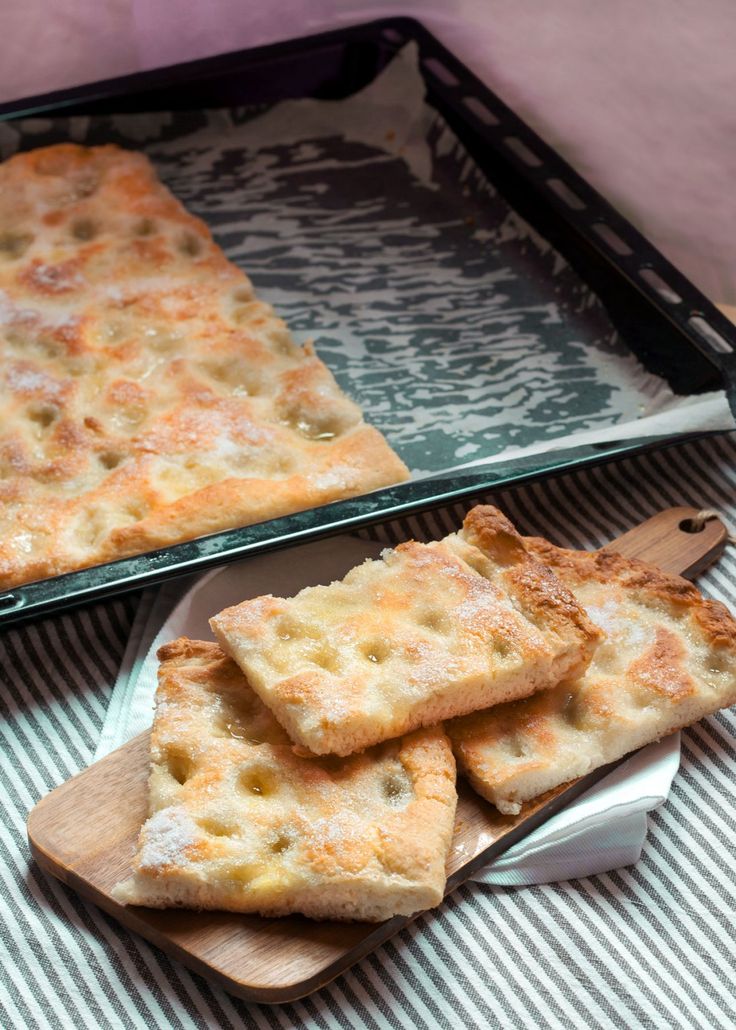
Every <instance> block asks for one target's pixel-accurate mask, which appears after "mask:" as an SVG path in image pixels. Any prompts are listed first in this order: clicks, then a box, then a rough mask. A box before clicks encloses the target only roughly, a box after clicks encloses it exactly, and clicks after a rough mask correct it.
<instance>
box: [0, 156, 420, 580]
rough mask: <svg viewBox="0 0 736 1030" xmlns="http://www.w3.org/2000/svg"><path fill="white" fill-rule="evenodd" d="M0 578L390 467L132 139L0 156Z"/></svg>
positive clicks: (367, 480)
mask: <svg viewBox="0 0 736 1030" xmlns="http://www.w3.org/2000/svg"><path fill="white" fill-rule="evenodd" d="M0 365H1V367H0V589H2V588H6V587H10V586H15V585H16V584H19V583H24V582H27V581H28V580H31V579H39V578H42V577H46V576H53V575H56V574H58V573H61V572H68V571H69V570H72V569H79V568H82V567H84V566H87V565H93V564H96V563H99V562H106V561H111V560H113V559H116V558H121V557H123V556H125V555H131V554H138V553H141V552H143V551H147V550H151V549H154V548H158V547H164V546H167V545H169V544H174V543H178V542H179V541H182V540H190V539H192V538H194V537H197V536H201V535H203V534H207V533H213V532H216V531H220V530H224V529H229V528H231V527H234V526H242V525H246V524H248V523H251V522H261V521H263V520H265V519H270V518H273V517H275V516H278V515H284V514H287V513H289V512H293V511H297V510H300V509H303V508H309V507H313V506H316V505H321V504H325V503H327V502H328V501H333V500H336V499H338V498H342V497H349V496H353V495H355V494H360V493H365V492H367V491H369V490H374V489H377V488H378V487H381V486H386V485H388V484H391V483H396V482H399V481H401V480H404V479H406V478H407V477H408V472H407V469H406V467H405V466H404V464H403V463H402V462H401V460H400V459H399V458H398V457H397V456H396V455H395V454H394V453H393V452H392V451H391V449H390V447H389V446H388V444H387V443H386V441H385V440H384V439H383V437H382V436H381V434H380V433H379V432H378V431H377V430H376V429H373V428H372V427H370V426H368V425H366V424H365V423H364V422H363V419H362V414H361V411H360V409H359V408H358V407H357V405H355V404H354V403H353V402H352V401H350V400H349V399H348V398H347V397H346V396H345V395H344V394H343V393H342V391H341V390H340V388H339V387H338V385H337V383H336V382H335V380H334V379H333V377H332V375H331V373H330V372H329V371H328V369H327V368H326V367H325V365H324V364H323V363H322V362H321V361H320V360H319V358H318V357H317V355H316V354H315V352H314V349H313V348H312V346H311V345H309V344H308V345H306V346H305V347H300V346H297V344H296V343H295V342H294V341H293V340H292V338H291V335H290V333H289V331H288V329H287V327H286V326H285V324H284V323H283V322H282V321H281V319H280V318H277V317H276V315H275V314H274V311H273V309H272V308H271V307H270V306H269V305H268V304H264V303H263V302H261V301H259V300H258V298H257V297H256V296H255V294H254V292H253V288H252V285H251V283H250V281H249V279H248V278H247V276H246V275H244V273H243V272H242V271H240V269H238V268H237V267H236V266H235V265H233V264H231V263H230V262H229V261H228V260H227V259H226V258H225V256H224V254H223V253H222V251H221V250H220V248H219V247H218V246H217V245H216V244H215V242H214V241H213V239H212V237H211V235H210V231H209V229H208V228H207V226H206V225H205V224H204V223H203V222H202V221H200V220H199V219H198V218H194V217H193V216H192V215H190V214H188V213H187V212H186V211H185V210H184V208H183V207H182V205H181V204H180V203H179V201H178V200H176V198H175V197H173V196H172V194H171V193H169V191H168V190H167V189H166V188H165V187H164V186H163V185H162V184H161V183H160V182H159V181H158V180H157V178H156V175H155V172H154V169H153V168H152V166H151V164H150V163H149V161H148V160H147V159H146V158H145V157H144V156H143V155H142V154H135V153H129V152H126V151H123V150H120V149H119V148H118V147H115V146H104V147H91V148H86V147H81V146H76V145H73V144H68V145H60V146H54V147H46V148H42V149H39V150H35V151H30V152H28V153H22V154H18V155H16V156H15V157H12V158H10V159H9V160H8V161H5V162H4V163H3V164H1V165H0Z"/></svg>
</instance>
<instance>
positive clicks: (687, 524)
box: [677, 519, 706, 533]
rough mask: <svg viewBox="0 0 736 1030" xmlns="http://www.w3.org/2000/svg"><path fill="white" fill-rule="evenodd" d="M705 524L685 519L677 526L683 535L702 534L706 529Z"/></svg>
mask: <svg viewBox="0 0 736 1030" xmlns="http://www.w3.org/2000/svg"><path fill="white" fill-rule="evenodd" d="M705 525H706V524H705V522H696V521H695V519H683V520H682V522H680V523H679V524H678V526H677V528H678V529H680V530H682V532H683V533H702V532H703V530H704V529H705Z"/></svg>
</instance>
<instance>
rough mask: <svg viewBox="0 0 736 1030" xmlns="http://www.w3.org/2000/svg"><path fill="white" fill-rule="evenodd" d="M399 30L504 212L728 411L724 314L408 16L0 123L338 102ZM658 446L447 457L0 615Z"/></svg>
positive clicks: (643, 442)
mask: <svg viewBox="0 0 736 1030" xmlns="http://www.w3.org/2000/svg"><path fill="white" fill-rule="evenodd" d="M410 41H414V42H416V44H417V45H418V47H419V54H420V68H421V70H422V74H423V77H424V80H425V84H426V89H427V102H428V103H429V104H430V105H431V106H433V107H434V108H436V109H437V110H438V111H439V112H440V114H441V115H442V116H443V117H444V119H445V120H446V122H447V123H448V125H449V126H450V128H451V129H452V131H453V132H454V133H455V134H456V136H457V137H458V138H459V140H460V141H461V143H462V144H463V145H464V147H465V148H466V150H467V151H468V153H469V154H470V155H471V156H472V158H473V159H474V161H475V162H476V164H477V165H478V166H479V168H480V169H481V171H482V172H483V173H484V174H485V175H486V177H487V178H488V180H489V181H490V182H491V183H492V184H493V185H494V186H495V187H496V189H497V190H498V191H499V192H500V193H501V194H502V195H503V196H504V197H505V198H506V200H507V201H508V202H509V203H510V205H511V206H512V208H514V209H515V210H516V211H517V212H518V213H519V214H520V215H521V216H522V217H523V218H524V219H525V220H526V221H527V222H529V223H530V224H531V225H532V226H533V228H534V229H535V230H536V231H537V232H538V233H539V234H540V235H541V236H543V237H544V238H546V239H547V240H548V241H549V242H550V243H551V244H552V245H553V247H554V248H555V249H556V250H557V251H558V252H559V253H560V254H562V256H563V257H564V258H565V259H566V260H567V262H568V263H569V264H570V265H571V266H572V268H573V269H574V270H575V272H576V273H577V274H578V275H579V277H580V278H581V279H582V280H583V282H584V283H586V284H587V285H588V286H589V287H590V288H591V289H592V291H593V292H594V293H595V294H596V295H597V296H598V298H599V299H600V300H601V302H602V303H603V305H604V306H605V308H606V310H607V313H608V315H609V317H610V318H611V320H612V322H613V324H614V326H615V327H616V329H617V331H618V332H619V333H620V335H621V337H622V338H623V339H624V340H625V341H627V343H629V345H630V346H631V348H632V350H634V351H635V352H636V354H637V356H638V357H639V358H640V360H641V361H642V362H643V364H644V365H645V366H646V367H647V368H648V369H649V370H650V371H652V372H655V373H657V374H658V375H661V376H663V377H664V378H665V379H666V380H667V381H668V383H669V384H670V386H671V388H672V389H673V390H674V391H675V392H677V393H684V394H696V393H701V392H704V391H706V390H712V389H719V388H720V389H725V390H726V391H727V394H728V397H729V400H730V403H731V405H732V408H733V407H734V406H735V405H736V359H735V357H734V354H735V352H736V329H735V328H734V326H733V325H732V324H731V323H730V322H729V321H728V320H727V319H726V318H725V317H724V316H723V315H722V314H721V313H720V312H719V311H718V309H717V308H716V307H714V305H713V304H711V303H710V302H709V301H708V300H707V299H706V298H705V297H704V296H703V295H702V294H701V293H700V292H699V291H698V290H697V289H696V288H695V287H694V286H693V285H692V284H691V283H690V282H689V281H688V280H687V279H685V277H684V276H682V275H681V274H680V273H679V272H678V271H677V270H676V269H675V268H674V267H673V266H672V265H671V264H670V263H669V262H668V261H667V260H666V259H665V258H664V257H663V256H662V255H661V254H660V253H659V252H658V251H657V250H656V249H655V248H654V247H652V245H651V244H650V243H648V241H647V240H646V239H644V237H643V236H641V234H640V233H638V232H637V231H636V229H634V227H633V226H632V225H630V224H629V223H628V222H627V221H626V220H625V219H624V218H623V217H622V216H621V215H619V214H618V213H617V212H616V211H615V210H614V209H613V208H612V207H611V206H610V205H609V204H608V203H607V202H606V201H605V200H604V199H603V198H602V197H601V196H600V195H599V194H598V193H597V192H596V191H595V190H593V189H592V188H591V187H590V186H589V185H588V184H587V183H586V182H585V181H584V180H583V179H582V178H581V177H580V176H579V175H578V174H577V173H576V172H575V171H574V170H573V169H572V168H570V167H569V165H567V164H566V162H564V161H563V160H562V159H561V158H560V157H559V156H558V155H557V154H556V153H555V152H554V151H553V150H552V149H551V148H550V147H549V146H547V145H546V144H545V143H544V142H543V141H542V140H541V139H540V138H539V137H538V136H537V135H536V134H535V133H534V132H533V131H532V130H531V129H529V128H528V126H527V125H526V124H525V123H524V122H523V121H521V119H519V118H518V117H517V116H516V115H515V114H514V113H513V112H512V111H511V110H510V109H509V108H508V107H507V106H506V105H505V104H504V103H503V102H502V101H501V100H500V99H499V98H498V97H497V96H495V94H493V93H492V92H491V91H490V90H489V89H488V88H487V87H486V86H484V85H483V84H482V83H481V82H480V81H479V80H478V79H477V78H476V77H475V76H474V75H473V74H472V73H471V72H470V71H469V70H468V69H467V68H466V67H465V66H464V65H463V64H462V63H461V62H460V61H458V60H457V58H456V57H454V56H453V55H452V54H451V53H450V52H449V51H448V50H447V49H446V48H445V47H443V46H442V44H441V43H440V42H439V41H438V40H437V39H435V38H434V36H432V35H431V33H429V32H428V31H427V30H426V29H425V28H424V27H423V26H422V25H421V24H419V23H418V22H416V21H414V20H412V19H408V18H390V19H383V20H380V21H374V22H371V23H369V24H364V25H357V26H354V27H352V28H346V29H340V30H338V31H334V32H328V33H322V34H320V35H316V36H310V37H306V38H302V39H297V40H291V41H288V42H284V43H279V44H275V45H272V46H267V47H259V48H257V49H251V50H244V51H239V52H237V53H231V54H224V55H218V56H216V57H212V58H207V59H205V60H200V61H194V62H188V63H186V64H181V65H176V66H173V67H169V68H163V69H157V70H155V71H150V72H142V73H138V74H135V75H128V76H123V77H120V78H117V79H110V80H107V81H104V82H98V83H93V84H89V85H84V86H79V87H75V88H73V89H67V90H64V91H60V92H56V93H50V94H46V95H43V96H38V97H33V98H30V99H24V100H17V101H13V102H11V103H8V104H5V105H2V106H0V119H2V120H9V119H16V118H26V117H29V116H41V115H44V116H48V115H65V116H68V115H83V114H86V115H95V114H107V113H127V112H143V111H157V110H191V109H198V108H215V107H234V106H239V105H259V104H271V103H274V102H277V101H279V100H284V99H287V98H299V97H315V98H321V99H338V98H342V97H345V96H348V95H350V94H352V93H354V92H355V91H357V90H359V89H361V88H362V87H364V86H366V85H367V84H368V83H370V82H371V81H372V80H373V79H374V78H375V77H376V76H377V75H378V74H379V73H380V72H381V70H382V69H383V68H384V67H386V65H387V64H388V63H389V62H390V61H391V60H392V58H393V57H394V56H395V55H396V53H397V52H398V51H399V50H400V49H401V48H402V47H403V46H404V45H405V44H406V43H407V42H410ZM612 435H613V434H612ZM679 439H681V438H679ZM668 442H670V441H669V440H666V439H662V438H657V439H654V440H653V439H651V438H643V439H638V440H637V439H635V440H626V441H616V440H615V439H611V441H610V442H608V443H605V444H596V445H593V446H584V447H577V448H574V449H570V450H564V451H554V452H548V453H545V454H541V455H537V456H535V457H531V458H529V457H527V458H520V459H512V460H508V461H503V462H497V463H494V464H492V465H489V466H486V467H471V468H467V469H462V468H459V469H454V470H453V469H450V470H448V471H446V472H443V473H439V474H436V475H432V476H430V477H428V478H424V479H420V480H415V481H413V482H408V483H404V484H400V485H398V486H395V487H391V488H388V489H384V490H379V491H376V492H374V493H371V494H367V495H364V496H362V497H358V498H352V499H349V500H345V501H339V502H336V503H333V504H329V505H326V506H323V507H320V508H315V509H311V510H308V511H305V512H300V513H297V514H294V515H290V516H286V517H283V518H278V519H274V520H271V521H269V522H266V523H261V524H259V525H254V526H247V527H243V528H242V529H235V530H229V531H227V532H223V533H218V534H215V535H212V536H208V537H204V538H200V539H198V540H194V541H191V542H187V543H183V544H178V545H176V546H173V547H169V548H166V549H164V550H160V551H156V552H151V553H148V554H144V555H141V556H138V557H134V558H127V559H123V560H121V561H117V562H112V563H109V564H106V565H100V566H96V567H94V568H90V569H85V570H82V571H80V572H75V573H70V574H67V575H63V576H58V577H55V578H53V579H48V580H42V581H39V582H36V583H31V584H27V585H24V586H21V587H18V588H15V589H13V590H12V591H9V592H6V593H4V594H2V595H0V625H8V624H10V623H13V622H18V621H20V620H23V619H28V618H31V617H37V616H39V615H41V614H48V613H50V612H53V611H57V610H59V609H62V608H66V607H69V606H70V605H73V604H81V603H86V602H90V601H93V600H97V599H100V598H102V597H106V596H110V595H112V594H117V593H121V592H123V591H128V590H135V589H139V588H141V587H144V586H150V585H152V584H154V583H157V582H161V581H163V580H164V579H168V578H172V577H174V576H179V575H186V574H190V573H192V572H197V571H202V570H204V569H207V568H210V567H212V566H215V565H219V564H223V563H226V562H229V561H232V560H236V559H238V558H243V557H246V556H248V555H251V554H253V553H255V552H263V551H266V550H273V549H276V548H280V547H286V546H290V545H292V544H296V543H302V542H305V541H306V540H310V539H314V538H316V537H319V536H326V535H329V534H334V533H339V532H345V531H347V530H354V529H358V528H362V527H365V526H368V525H371V524H373V523H376V522H380V521H384V520H386V519H389V518H394V517H397V516H399V515H408V514H411V513H412V512H417V511H420V510H427V509H429V508H432V507H439V506H442V505H444V504H448V503H450V502H455V501H457V500H460V499H470V498H476V497H479V496H483V495H484V494H486V493H488V492H491V491H493V490H496V489H499V488H502V487H508V486H509V485H512V484H515V483H521V482H524V481H528V480H530V479H533V478H538V477H540V476H543V475H549V474H555V473H560V472H564V471H565V470H569V469H571V468H575V467H579V466H582V465H590V464H600V463H601V462H605V461H608V460H611V459H614V458H617V457H621V456H624V455H627V454H631V453H634V452H637V451H641V450H642V449H645V448H649V447H660V446H663V445H664V444H666V443H668Z"/></svg>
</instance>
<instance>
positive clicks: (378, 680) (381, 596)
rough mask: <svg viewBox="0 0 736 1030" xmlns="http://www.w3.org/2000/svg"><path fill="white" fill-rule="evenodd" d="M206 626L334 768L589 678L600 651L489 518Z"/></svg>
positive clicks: (550, 583) (292, 731)
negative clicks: (359, 754) (386, 743)
mask: <svg viewBox="0 0 736 1030" xmlns="http://www.w3.org/2000/svg"><path fill="white" fill-rule="evenodd" d="M210 625H211V626H212V629H213V631H214V633H215V635H216V636H217V638H218V639H219V641H220V643H221V644H222V647H223V648H224V650H225V651H226V652H227V653H228V654H230V655H231V656H232V657H233V658H234V659H235V661H236V662H237V663H238V664H239V665H240V667H241V668H242V669H243V670H244V672H245V673H246V675H247V676H248V679H249V682H250V683H251V685H252V687H253V689H254V690H255V691H256V693H258V695H259V696H260V697H261V699H262V700H263V701H264V703H265V704H266V705H268V707H269V708H270V709H271V710H272V711H273V713H274V714H275V716H276V718H277V719H278V720H279V721H280V722H281V724H282V725H283V726H284V727H285V728H286V730H287V732H288V733H289V735H290V736H291V738H292V740H294V741H296V742H297V743H298V744H300V745H302V746H303V747H306V748H308V749H309V750H310V751H313V752H315V753H317V754H327V753H334V754H338V755H346V754H350V753H351V752H353V751H357V750H358V749H360V748H363V747H367V746H369V745H371V744H374V743H377V742H378V741H381V740H387V739H389V738H391V737H395V736H398V735H399V734H401V733H406V732H408V731H410V730H413V729H416V728H417V727H418V726H429V725H432V724H433V723H435V722H439V721H441V720H442V719H446V718H449V717H451V716H455V715H461V714H464V713H466V712H472V711H475V710H476V709H479V708H486V707H488V706H489V705H491V704H498V703H499V702H501V701H508V700H510V699H512V698H518V697H526V696H527V695H528V694H531V693H533V692H534V691H536V690H541V689H544V688H548V687H552V686H554V685H555V684H556V683H559V681H560V680H561V679H563V678H565V677H569V676H574V675H577V674H579V673H581V672H582V671H583V670H584V668H585V667H586V665H587V663H588V661H589V660H590V657H591V654H592V652H593V649H594V647H595V644H596V643H597V641H598V638H599V633H598V631H597V630H596V629H595V628H594V626H593V625H592V623H591V622H590V620H589V619H588V618H587V616H586V615H585V613H584V612H583V610H582V609H581V607H580V605H578V604H577V603H576V602H575V600H574V598H573V597H572V595H571V594H570V593H569V591H568V590H567V589H566V588H565V587H563V586H562V584H561V583H560V582H559V580H557V579H556V578H555V576H554V575H552V573H551V572H549V570H548V569H547V568H545V566H544V565H541V564H540V563H539V562H537V561H536V560H535V559H534V558H532V557H531V556H530V555H529V554H528V553H527V552H526V550H525V548H524V545H523V543H522V540H521V538H520V537H519V535H518V533H517V532H516V530H515V529H514V527H513V526H512V525H511V523H510V522H509V521H508V520H507V519H506V518H505V517H504V516H503V515H502V514H501V513H500V512H499V511H497V510H496V509H495V508H491V507H488V506H486V507H482V506H479V507H477V508H474V509H473V510H472V511H471V512H470V513H469V514H468V515H467V516H466V518H465V522H464V525H463V529H462V530H461V531H460V532H459V533H453V534H451V535H450V536H447V537H445V539H444V540H441V541H436V542H433V543H429V544H420V543H417V542H415V541H410V542H408V543H404V544H400V545H399V546H398V547H397V548H396V549H395V550H390V551H386V552H384V554H383V558H382V560H380V561H366V562H365V563H364V564H363V565H360V566H358V567H357V568H355V569H352V570H351V571H350V572H349V573H348V575H347V576H346V577H345V578H344V579H343V580H342V581H340V582H335V583H332V584H331V585H330V586H317V587H309V588H307V589H305V590H302V591H301V592H300V593H299V594H297V596H296V597H293V598H291V599H286V598H281V597H272V596H271V595H267V596H264V597H257V598H255V599H253V600H250V601H245V602H243V603H242V604H239V605H236V606H235V607H233V608H227V609H226V610H225V611H223V612H221V613H220V614H219V615H217V616H215V617H214V618H213V619H212V620H211V621H210Z"/></svg>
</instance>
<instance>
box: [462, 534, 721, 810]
mask: <svg viewBox="0 0 736 1030" xmlns="http://www.w3.org/2000/svg"><path fill="white" fill-rule="evenodd" d="M525 543H526V546H527V547H528V549H529V550H530V552H531V553H533V554H534V555H536V556H537V557H538V558H539V559H540V560H542V561H544V562H545V563H546V564H547V565H549V567H550V568H551V569H553V570H554V572H555V573H556V574H557V575H558V576H559V577H560V579H562V580H563V582H564V583H565V584H566V585H567V586H568V587H569V588H570V589H571V590H572V592H573V593H574V594H575V597H576V598H577V600H578V601H579V602H580V603H581V604H582V605H583V606H584V607H585V608H586V609H587V611H588V614H589V615H590V616H591V617H592V619H593V621H594V622H597V623H598V624H599V625H600V626H601V627H602V628H603V629H604V630H605V634H606V635H605V639H604V641H603V642H602V643H601V645H600V646H599V648H598V650H597V651H596V653H595V655H594V657H593V661H592V662H591V664H590V666H589V668H588V670H587V671H586V672H585V674H584V675H583V676H582V677H581V678H580V679H578V680H577V681H574V682H571V681H568V682H564V683H561V684H560V685H559V686H557V687H555V688H554V690H551V691H548V692H546V693H544V694H538V695H536V696H534V697H530V698H528V699H525V700H523V701H519V702H517V703H515V704H510V705H500V706H498V707H497V708H493V709H491V710H489V711H487V712H479V713H477V714H476V715H474V716H469V717H466V718H464V719H459V720H457V721H455V722H453V723H451V724H449V726H448V732H449V733H450V736H451V738H452V740H453V747H454V750H455V755H456V757H457V759H458V763H459V766H460V768H461V770H463V771H464V773H465V774H466V775H467V776H468V778H469V779H470V782H471V783H472V785H473V786H474V788H475V789H476V790H477V791H478V792H479V793H480V794H482V795H483V796H484V797H487V798H488V799H489V800H490V801H492V802H494V804H496V805H497V806H498V807H499V808H500V809H501V810H502V811H504V812H515V811H518V809H519V806H520V804H521V803H522V802H523V801H526V800H528V799H530V798H532V797H535V796H536V795H538V794H541V793H543V792H544V791H546V790H549V789H551V788H552V787H555V786H557V785H559V784H561V783H565V782H567V781H568V780H571V779H574V778H575V777H577V776H580V775H583V774H584V773H586V772H589V771H590V770H592V769H594V768H596V767H598V766H600V765H605V764H606V763H607V762H611V761H614V760H615V759H616V758H620V757H621V756H623V755H625V754H626V753H627V752H628V751H631V750H634V749H635V748H637V747H640V746H642V745H643V744H646V743H648V742H650V741H652V740H657V739H659V738H660V737H662V736H665V735H666V734H667V733H669V732H672V731H673V730H675V729H678V728H680V727H682V726H686V725H688V724H689V723H691V722H695V721H696V720H697V719H700V718H702V717H703V716H704V715H707V714H709V713H711V712H714V711H716V710H717V709H719V708H723V707H727V706H729V705H731V704H733V703H734V702H736V622H735V621H734V619H733V618H732V616H731V615H730V614H729V612H728V611H727V609H726V608H725V607H724V606H723V605H721V604H719V603H718V602H714V601H708V600H705V599H704V598H703V597H702V596H701V595H700V593H699V592H698V591H697V590H696V588H695V587H694V586H692V584H690V583H688V582H687V581H686V580H684V579H682V578H681V577H679V576H673V575H669V574H667V573H664V572H662V571H661V570H659V569H657V568H654V567H653V566H651V565H648V564H646V563H645V562H642V561H638V560H636V559H629V558H624V557H622V556H621V555H618V554H615V553H613V552H609V551H598V552H591V553H588V552H583V551H571V550H566V549H565V548H560V547H556V546H555V545H554V544H551V543H549V542H548V541H546V540H542V539H537V538H529V539H527V540H526V541H525Z"/></svg>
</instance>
